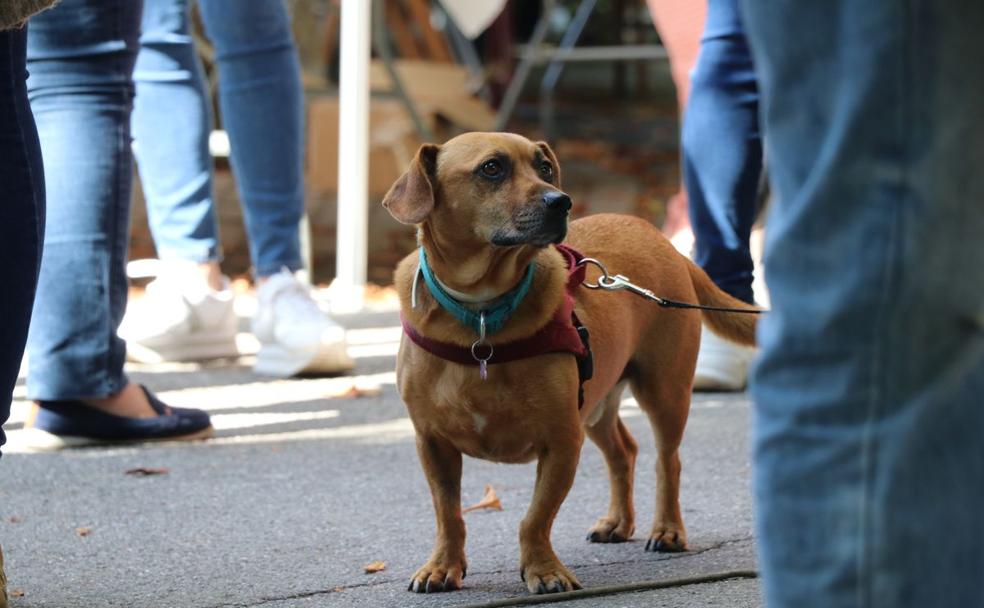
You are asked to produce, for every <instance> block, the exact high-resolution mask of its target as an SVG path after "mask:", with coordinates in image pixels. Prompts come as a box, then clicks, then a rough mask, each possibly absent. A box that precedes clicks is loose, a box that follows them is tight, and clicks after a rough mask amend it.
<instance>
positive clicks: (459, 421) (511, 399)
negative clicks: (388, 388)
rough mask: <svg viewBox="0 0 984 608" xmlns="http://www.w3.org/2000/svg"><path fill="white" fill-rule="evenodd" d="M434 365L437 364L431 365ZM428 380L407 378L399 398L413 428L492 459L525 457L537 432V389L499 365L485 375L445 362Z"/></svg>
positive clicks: (533, 446) (530, 455)
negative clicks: (436, 435)
mask: <svg viewBox="0 0 984 608" xmlns="http://www.w3.org/2000/svg"><path fill="white" fill-rule="evenodd" d="M435 371H436V370H435ZM428 376H429V378H430V380H431V381H430V382H428V383H423V382H421V383H417V382H414V381H413V380H411V381H410V382H408V383H406V384H405V385H404V391H403V392H404V399H405V400H406V402H407V407H408V408H409V410H410V414H411V416H412V417H413V418H414V422H415V424H416V425H417V426H418V428H424V429H427V430H428V431H429V432H433V433H436V434H439V435H440V436H442V437H445V438H447V439H448V440H450V441H451V442H452V443H453V444H454V445H455V447H457V448H458V449H459V450H461V451H462V452H463V453H465V454H468V455H469V456H472V457H475V458H482V459H485V460H492V461H496V462H528V461H530V460H532V459H533V458H534V457H535V450H536V446H537V445H538V444H539V443H540V437H539V435H538V433H537V432H536V431H535V428H534V427H533V426H531V421H532V420H533V418H535V417H536V412H537V407H538V405H541V399H542V395H538V394H537V392H536V391H533V390H530V387H529V386H528V385H526V384H525V383H516V382H515V381H512V382H511V381H510V380H514V379H511V378H508V377H507V376H508V374H506V373H505V370H504V369H503V368H501V367H499V366H496V367H493V368H490V369H489V375H488V378H487V379H486V380H482V379H481V378H480V377H479V372H478V369H477V368H475V367H468V368H466V367H462V366H456V365H449V366H445V367H444V369H442V370H440V371H439V372H437V373H434V374H428Z"/></svg>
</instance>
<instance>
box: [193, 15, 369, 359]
mask: <svg viewBox="0 0 984 608" xmlns="http://www.w3.org/2000/svg"><path fill="white" fill-rule="evenodd" d="M200 7H201V9H202V18H203V21H204V23H205V29H206V32H207V34H208V35H209V37H210V38H211V39H212V41H213V43H214V44H215V48H216V59H217V62H218V66H219V80H220V83H219V105H220V108H221V111H222V118H223V122H224V125H225V128H226V130H227V132H228V133H229V140H230V143H231V146H232V166H233V171H234V172H235V175H236V181H237V184H238V186H239V194H240V199H241V200H242V204H243V215H244V218H245V223H246V232H247V234H248V237H249V243H250V253H251V255H252V260H253V269H254V273H255V274H256V277H257V300H258V308H257V313H256V315H255V316H254V318H253V333H254V334H256V337H257V338H258V339H259V341H260V344H261V349H260V352H259V353H258V354H257V362H256V366H255V369H256V370H257V371H259V372H261V373H266V374H272V375H278V376H291V375H294V374H297V373H300V372H306V373H334V372H339V371H344V370H347V369H350V368H351V367H352V361H351V359H350V358H349V357H348V354H347V351H346V343H345V331H344V329H342V327H340V326H339V325H338V324H337V323H335V322H334V321H332V320H331V319H330V318H329V317H327V316H326V315H325V314H324V313H322V312H321V311H320V310H319V308H318V306H317V304H316V303H315V302H314V300H313V299H312V298H311V296H310V294H309V292H308V289H307V287H306V286H304V285H301V284H300V283H299V282H298V281H297V280H296V278H294V276H293V274H292V273H293V271H296V270H298V269H299V268H300V267H301V265H302V264H301V254H300V238H299V226H300V219H301V214H302V212H303V207H304V181H303V171H302V168H303V167H302V160H303V141H304V137H303V107H302V104H303V99H302V95H301V81H300V66H299V64H298V59H297V52H296V50H295V48H294V41H293V36H292V34H291V30H290V21H289V19H288V15H287V11H286V7H285V5H284V2H283V0H257V1H255V2H239V1H237V0H202V2H201V4H200Z"/></svg>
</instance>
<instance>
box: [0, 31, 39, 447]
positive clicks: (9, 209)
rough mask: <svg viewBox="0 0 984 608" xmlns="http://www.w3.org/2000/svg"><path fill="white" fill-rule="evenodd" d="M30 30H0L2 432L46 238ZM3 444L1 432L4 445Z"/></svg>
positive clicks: (1, 432)
mask: <svg viewBox="0 0 984 608" xmlns="http://www.w3.org/2000/svg"><path fill="white" fill-rule="evenodd" d="M26 46H27V29H26V28H25V29H15V30H6V31H0V158H2V159H3V162H0V260H2V263H0V272H2V275H0V276H2V283H3V286H4V287H3V294H2V296H0V319H3V322H0V427H2V425H3V423H4V422H6V421H7V418H8V416H10V399H11V393H12V392H13V390H14V385H15V384H16V382H17V372H18V370H19V369H20V364H21V359H22V358H23V356H24V344H25V341H26V340H27V328H28V325H29V323H30V321H31V307H32V305H33V302H34V289H35V287H36V286H37V282H38V267H39V266H40V264H41V245H42V241H43V239H44V167H43V166H42V164H41V147H40V144H39V143H38V132H37V129H36V128H35V126H34V116H33V115H32V114H31V106H30V105H29V104H28V101H27V85H26V81H27V69H26V64H25V62H26V59H25V50H26ZM4 440H5V437H4V434H3V429H2V428H0V446H2V445H3V443H4Z"/></svg>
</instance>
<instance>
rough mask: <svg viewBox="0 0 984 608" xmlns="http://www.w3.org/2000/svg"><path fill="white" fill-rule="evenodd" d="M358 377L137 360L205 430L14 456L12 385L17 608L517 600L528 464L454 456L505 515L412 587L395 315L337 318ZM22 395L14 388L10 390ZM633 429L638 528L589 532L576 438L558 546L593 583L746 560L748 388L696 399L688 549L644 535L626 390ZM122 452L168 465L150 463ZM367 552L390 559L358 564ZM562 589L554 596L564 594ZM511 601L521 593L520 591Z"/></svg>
mask: <svg viewBox="0 0 984 608" xmlns="http://www.w3.org/2000/svg"><path fill="white" fill-rule="evenodd" d="M341 320H342V321H343V322H344V323H345V324H346V325H348V326H350V327H352V328H355V331H354V332H353V333H352V336H353V342H355V344H354V345H353V354H355V355H356V356H357V364H358V367H357V369H356V373H357V375H356V376H353V377H349V378H330V379H310V380H292V381H270V380H269V379H265V378H262V377H260V376H256V375H253V374H252V373H251V372H250V369H249V365H248V364H249V360H248V359H244V360H241V361H239V362H238V363H236V364H235V365H232V366H230V365H229V364H225V365H209V366H206V367H204V368H199V367H197V366H180V365H176V366H167V367H157V368H134V369H133V371H132V376H133V377H134V378H135V379H136V380H138V381H140V382H143V383H146V384H147V385H148V386H150V387H151V388H153V389H155V390H157V391H159V392H160V394H161V396H162V397H163V398H164V399H165V400H166V401H168V402H170V403H173V404H174V405H194V406H198V407H204V408H206V409H208V410H210V411H211V412H212V413H213V416H214V420H215V424H216V427H217V429H218V433H217V436H218V437H217V439H215V440H211V441H208V442H204V443H196V444H162V445H156V446H147V447H125V448H119V447H117V448H90V449H80V450H75V451H70V452H62V453H47V454H26V453H17V449H18V448H17V444H18V441H19V438H18V436H19V435H20V434H21V432H20V431H19V427H20V426H21V423H22V421H23V414H24V406H25V404H24V403H23V401H19V402H18V403H16V404H15V415H14V417H13V419H12V421H11V424H9V425H8V428H10V429H11V430H12V432H11V436H12V439H11V446H10V451H8V452H5V455H4V457H3V459H2V460H0V544H2V545H3V548H4V553H5V555H6V556H7V559H8V564H7V572H8V575H9V576H10V584H11V587H12V588H13V589H15V590H19V591H22V592H23V596H22V597H17V598H14V599H13V601H12V604H11V605H12V606H13V607H14V608H21V607H23V608H26V607H50V608H75V607H86V608H93V607H96V608H98V607H103V606H106V607H109V606H113V607H115V606H119V607H124V606H125V607H127V608H141V607H165V606H166V607H181V608H199V607H200V608H206V607H208V608H212V607H214V608H219V607H230V608H231V607H253V606H263V607H265V608H288V607H295V606H297V607H301V606H304V607H307V606H338V607H348V606H351V607H356V606H359V607H377V606H379V607H389V606H399V607H416V606H420V607H425V606H426V607H443V606H472V605H479V604H483V603H489V602H497V601H501V600H509V599H523V598H530V597H531V596H529V595H528V594H527V592H526V590H525V586H524V585H523V584H522V583H521V581H520V580H519V572H518V567H517V564H518V548H517V535H518V532H517V531H518V525H519V521H520V519H521V518H522V516H523V513H524V511H525V509H526V507H527V505H528V504H529V501H530V496H531V493H532V485H533V484H532V482H533V476H534V468H535V467H534V465H523V466H514V465H496V464H492V463H488V462H483V461H477V460H472V459H466V463H465V474H464V480H463V494H464V502H465V503H466V504H472V503H475V502H478V501H479V500H480V499H481V498H482V495H483V491H484V487H485V485H486V484H491V485H492V486H493V487H494V488H495V490H496V492H497V494H498V495H499V497H500V498H501V500H502V504H503V510H502V511H476V512H472V513H468V514H466V515H465V520H466V523H467V525H468V557H469V572H468V578H467V579H466V580H465V589H464V590H462V591H460V592H455V593H448V594H436V595H415V594H412V593H409V592H407V591H406V587H407V583H408V581H409V578H410V575H411V574H412V573H413V572H414V570H415V569H416V568H417V567H418V566H419V565H420V564H422V563H423V561H424V560H425V559H426V557H427V555H428V554H429V551H430V548H431V541H432V539H433V534H434V518H433V514H432V508H431V501H430V497H429V494H428V491H427V487H426V483H425V481H424V477H423V475H422V473H421V472H420V468H419V465H418V463H417V457H416V452H415V449H414V444H413V430H412V427H411V425H410V422H409V420H408V419H407V417H406V413H405V411H404V409H403V406H402V404H401V403H400V401H399V398H398V396H397V394H396V389H395V387H394V385H393V373H392V370H393V353H394V352H395V344H396V340H398V337H399V329H398V318H397V316H396V314H395V313H377V314H369V315H360V316H357V317H354V316H353V317H348V318H345V317H343V318H342V319H341ZM18 395H20V396H21V397H22V396H23V387H19V389H18ZM623 414H624V415H625V418H626V424H627V425H628V426H629V428H630V429H631V430H632V432H633V434H634V435H635V436H636V438H637V439H638V440H639V442H640V447H641V450H640V455H639V459H638V472H639V474H638V475H637V486H636V488H637V489H636V508H637V512H638V518H639V522H638V524H637V528H638V530H637V532H636V536H635V539H634V540H633V541H632V542H629V543H625V544H621V545H592V544H590V543H588V542H586V541H585V540H584V536H585V532H586V531H587V529H588V527H589V526H590V525H591V524H592V523H593V522H594V521H595V519H596V518H597V517H598V516H599V515H600V514H601V513H603V512H604V510H605V509H606V506H607V499H608V488H607V483H606V475H605V466H604V463H603V462H602V459H601V456H600V453H599V452H598V450H597V449H596V448H595V447H594V446H593V445H591V444H590V443H589V444H587V446H586V447H585V450H584V452H583V456H582V461H581V465H580V468H579V471H578V476H577V479H576V482H575V485H574V488H573V490H572V491H571V494H570V496H569V497H568V499H567V501H566V502H565V503H564V506H563V508H562V509H561V512H560V515H559V516H558V519H557V522H556V525H555V526H554V529H553V542H554V546H555V549H556V551H557V553H558V555H559V556H560V557H561V559H562V560H564V561H565V562H566V564H567V565H568V566H569V567H571V568H572V569H573V570H574V572H575V573H576V574H577V575H578V577H579V578H580V579H581V582H582V583H584V584H585V586H586V587H588V588H599V587H602V586H614V585H622V584H628V583H638V582H644V581H667V580H671V579H679V578H683V577H694V576H702V575H708V574H715V573H722V572H729V571H749V570H754V569H755V560H754V552H753V542H752V520H751V504H750V496H749V485H748V484H749V458H748V454H747V426H748V416H749V406H748V399H747V396H745V395H741V394H739V395H698V396H696V397H695V399H694V406H693V409H692V412H691V417H690V422H689V425H688V428H687V434H686V439H685V442H684V448H683V456H682V458H683V467H684V468H683V486H682V508H683V514H684V518H685V521H686V523H687V529H688V534H689V537H690V543H691V551H690V552H688V553H685V554H679V555H658V554H651V553H646V552H644V551H643V545H644V542H643V539H644V536H643V535H644V534H645V532H646V530H647V529H648V523H649V519H650V518H651V517H652V513H653V493H654V490H653V474H652V471H653V469H654V466H655V458H654V450H653V445H652V437H651V435H650V433H649V431H648V424H647V422H646V420H645V417H644V416H643V415H642V413H641V412H640V410H639V409H638V408H636V407H635V406H634V404H633V403H632V402H631V400H627V401H626V403H625V404H624V405H623ZM136 467H147V468H166V469H167V473H166V474H162V475H152V476H143V477H139V476H134V475H127V474H125V472H126V471H127V470H129V469H133V468H136ZM375 560H382V561H384V562H385V563H386V569H385V570H383V571H381V572H379V573H376V574H365V573H364V572H363V566H364V565H366V564H368V563H369V562H372V561H375ZM565 599H566V598H565ZM515 605H524V604H522V603H519V604H515ZM554 605H560V606H571V607H577V608H586V607H594V606H619V607H626V608H628V607H635V606H657V605H659V606H727V607H732V606H733V607H758V606H761V600H760V597H759V584H758V581H757V580H755V579H747V578H746V579H732V580H726V581H721V582H713V583H704V584H693V585H687V586H680V587H673V588H669V589H658V590H649V591H637V592H632V593H619V594H615V595H608V596H604V597H591V598H584V599H574V598H571V599H569V600H567V601H565V602H563V603H561V604H554Z"/></svg>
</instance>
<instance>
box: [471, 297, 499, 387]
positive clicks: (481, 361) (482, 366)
mask: <svg viewBox="0 0 984 608" xmlns="http://www.w3.org/2000/svg"><path fill="white" fill-rule="evenodd" d="M483 346H484V347H487V348H488V349H489V354H488V355H486V356H485V357H482V356H480V355H479V353H478V349H480V348H482V347H483ZM494 353H495V349H494V348H492V345H491V344H489V342H488V341H487V340H486V339H485V311H482V312H480V313H478V340H475V342H474V343H472V345H471V356H472V358H473V359H475V360H476V361H478V375H479V376H480V377H481V378H482V380H485V379H486V378H488V376H489V359H491V358H492V355H493V354H494Z"/></svg>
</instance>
